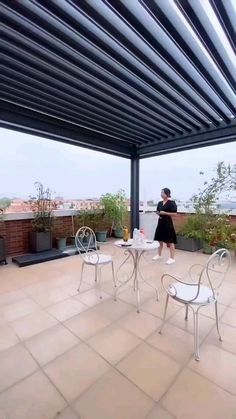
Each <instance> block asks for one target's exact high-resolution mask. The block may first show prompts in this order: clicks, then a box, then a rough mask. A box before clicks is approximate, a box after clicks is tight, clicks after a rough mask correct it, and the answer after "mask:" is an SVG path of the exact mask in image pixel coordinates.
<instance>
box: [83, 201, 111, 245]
mask: <svg viewBox="0 0 236 419" xmlns="http://www.w3.org/2000/svg"><path fill="white" fill-rule="evenodd" d="M104 215H105V214H104V211H102V210H99V209H93V210H88V209H85V210H82V211H79V212H78V214H77V219H76V224H77V227H78V228H79V227H82V226H87V227H90V228H91V229H92V230H93V231H94V232H95V234H96V238H97V241H99V242H105V241H106V239H107V229H101V226H102V225H103V223H104ZM86 239H87V238H86V237H85V238H84V240H85V241H86Z"/></svg>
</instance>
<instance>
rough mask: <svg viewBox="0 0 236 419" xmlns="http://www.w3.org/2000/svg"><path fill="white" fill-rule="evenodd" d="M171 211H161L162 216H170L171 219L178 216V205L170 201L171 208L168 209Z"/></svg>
mask: <svg viewBox="0 0 236 419" xmlns="http://www.w3.org/2000/svg"><path fill="white" fill-rule="evenodd" d="M167 210H169V211H160V215H168V216H169V217H175V216H176V214H177V205H176V203H175V201H169V206H168V207H167Z"/></svg>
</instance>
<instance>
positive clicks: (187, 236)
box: [176, 214, 204, 252]
mask: <svg viewBox="0 0 236 419" xmlns="http://www.w3.org/2000/svg"><path fill="white" fill-rule="evenodd" d="M203 221H204V220H203V217H202V216H201V215H199V214H193V215H190V216H189V217H188V218H187V220H186V221H185V223H184V224H183V226H182V227H181V228H180V230H179V231H178V232H177V244H176V249H181V250H186V251H190V252H196V251H197V250H200V249H201V248H202V229H203Z"/></svg>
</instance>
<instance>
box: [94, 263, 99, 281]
mask: <svg viewBox="0 0 236 419" xmlns="http://www.w3.org/2000/svg"><path fill="white" fill-rule="evenodd" d="M95 282H98V265H96V266H95Z"/></svg>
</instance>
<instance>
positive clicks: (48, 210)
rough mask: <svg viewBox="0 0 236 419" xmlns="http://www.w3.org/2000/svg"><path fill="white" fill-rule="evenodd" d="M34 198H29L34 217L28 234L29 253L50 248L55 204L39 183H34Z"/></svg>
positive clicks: (49, 192) (50, 193)
mask: <svg viewBox="0 0 236 419" xmlns="http://www.w3.org/2000/svg"><path fill="white" fill-rule="evenodd" d="M35 188H36V191H37V195H36V196H30V199H29V203H30V207H31V210H32V212H33V215H34V219H33V221H32V232H30V251H31V252H32V253H37V252H43V251H46V250H50V249H51V248H52V226H53V210H54V209H56V204H55V203H54V201H53V199H52V192H51V191H50V189H49V188H46V189H44V186H43V185H42V183H40V182H35Z"/></svg>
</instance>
